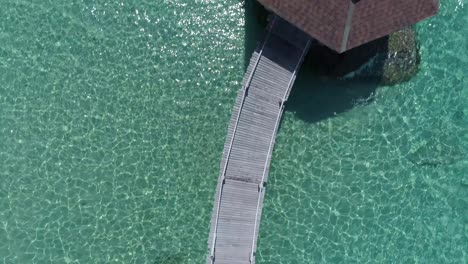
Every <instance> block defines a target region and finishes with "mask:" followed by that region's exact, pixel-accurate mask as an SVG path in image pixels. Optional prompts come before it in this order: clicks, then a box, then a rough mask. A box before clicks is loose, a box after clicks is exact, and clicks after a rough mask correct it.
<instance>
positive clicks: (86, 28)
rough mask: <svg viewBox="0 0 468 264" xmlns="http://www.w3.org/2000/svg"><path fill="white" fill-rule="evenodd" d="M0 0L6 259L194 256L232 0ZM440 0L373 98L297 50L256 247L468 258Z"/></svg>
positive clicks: (231, 40)
mask: <svg viewBox="0 0 468 264" xmlns="http://www.w3.org/2000/svg"><path fill="white" fill-rule="evenodd" d="M0 3H1V6H2V8H1V9H0V43H2V45H0V179H1V181H0V260H1V261H3V263H165V264H167V263H178V264H179V263H204V260H205V258H204V257H205V254H206V252H207V251H206V249H207V235H208V231H209V218H210V215H211V210H212V199H213V195H214V191H215V190H214V189H215V186H216V181H217V176H218V171H219V169H218V166H219V159H220V157H221V151H222V147H223V143H224V137H225V133H226V129H227V123H228V119H229V116H230V110H231V107H232V105H233V102H234V98H235V95H236V92H237V90H238V89H239V86H240V82H241V80H242V77H243V71H244V67H245V60H246V57H248V56H249V54H248V53H249V43H250V44H251V42H252V41H251V40H249V39H248V37H246V28H245V27H244V24H245V22H246V17H245V14H244V8H243V7H242V4H241V3H240V1H234V0H232V1H231V0H230V1H191V0H190V1H189V0H169V1H153V2H147V1H137V0H135V1H120V2H115V3H114V2H110V1H107V2H106V1H85V0H79V1H78V0H75V1H72V3H70V4H64V3H62V2H59V1H39V0H33V1H6V0H2V1H0ZM441 4H442V6H441V13H440V15H439V16H438V17H436V18H432V19H430V20H427V21H424V22H423V23H421V24H419V25H418V34H419V38H420V40H421V56H422V64H421V70H420V72H419V73H418V75H417V76H415V77H414V78H413V79H412V80H411V81H409V82H407V83H404V84H401V85H397V86H393V87H376V89H375V93H374V94H373V97H372V100H368V101H366V100H360V99H359V98H358V97H356V96H353V94H356V93H359V92H358V90H359V89H360V87H355V86H356V85H355V86H348V85H345V84H344V83H339V82H338V83H333V82H325V81H321V80H315V79H313V78H311V77H309V74H308V72H307V67H304V69H303V71H302V72H301V76H300V77H299V79H298V82H297V85H296V87H295V88H294V90H293V92H292V94H291V100H290V102H289V105H288V108H287V109H286V113H285V116H284V119H283V122H282V125H281V129H280V131H279V135H278V139H277V145H276V148H275V152H274V158H273V162H272V167H271V174H270V183H269V185H268V189H267V195H266V201H265V208H264V216H263V219H262V224H261V231H260V240H259V252H258V258H257V259H258V263H366V262H369V263H375V262H377V263H466V262H467V259H468V73H467V69H468V52H467V50H468V39H467V38H466V35H467V34H468V27H466V25H467V24H468V6H467V5H468V3H467V2H466V1H465V0H458V1H456V0H447V1H443V2H442V3H441ZM247 18H248V17H247ZM248 19H251V20H252V19H253V20H255V18H248ZM249 30H250V29H249ZM311 59H313V58H311ZM328 86H329V87H328ZM317 87H320V89H319V88H317ZM317 89H318V90H317ZM337 89H339V90H337ZM311 91H312V92H311ZM350 95H351V96H350ZM343 98H345V99H343ZM349 98H355V100H354V99H353V101H352V102H351V103H352V104H354V106H353V107H350V108H349V109H345V110H346V111H344V109H341V108H340V107H339V104H340V103H341V102H342V101H343V100H349ZM356 98H357V99H356ZM346 103H350V102H346ZM335 108H336V109H335ZM334 112H336V115H334V114H333V113H334Z"/></svg>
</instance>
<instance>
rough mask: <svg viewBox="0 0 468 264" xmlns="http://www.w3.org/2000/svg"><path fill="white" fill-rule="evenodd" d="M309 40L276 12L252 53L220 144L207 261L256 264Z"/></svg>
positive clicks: (229, 263)
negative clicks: (285, 118)
mask: <svg viewBox="0 0 468 264" xmlns="http://www.w3.org/2000/svg"><path fill="white" fill-rule="evenodd" d="M310 42H311V40H310V39H309V37H308V36H307V35H306V34H305V33H303V32H302V31H300V30H298V29H297V28H295V27H294V26H292V25H290V24H289V23H287V22H286V21H284V20H282V19H280V18H276V17H275V18H274V19H272V22H271V23H270V24H269V26H268V27H267V33H266V36H265V40H264V41H263V43H262V44H260V46H259V47H258V48H257V50H256V51H255V52H254V54H253V55H252V57H251V60H250V64H249V66H248V68H247V72H246V74H245V78H244V82H243V86H242V89H241V90H240V91H239V94H238V96H237V99H236V102H235V104H234V108H233V111H232V117H231V120H230V125H229V129H228V133H227V137H226V143H225V145H224V153H223V157H222V160H221V166H220V167H221V172H220V176H219V180H218V185H217V190H216V194H215V201H214V208H213V216H212V219H211V230H210V235H209V239H208V250H209V253H208V257H207V263H219V264H221V263H228V264H245V263H255V252H256V250H257V248H256V244H257V237H258V230H259V225H260V218H261V212H262V204H263V197H264V194H265V186H266V182H267V180H268V172H269V166H270V159H271V153H272V151H273V145H274V142H275V137H276V131H277V129H278V126H279V123H280V120H281V115H282V113H283V109H284V102H285V101H286V100H287V98H288V96H289V92H290V90H291V87H292V85H293V83H294V80H295V78H296V74H297V71H298V69H299V68H300V65H301V63H302V60H303V58H304V56H305V55H306V53H307V50H308V48H309V46H310Z"/></svg>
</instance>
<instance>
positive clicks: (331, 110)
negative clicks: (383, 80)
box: [244, 0, 388, 123]
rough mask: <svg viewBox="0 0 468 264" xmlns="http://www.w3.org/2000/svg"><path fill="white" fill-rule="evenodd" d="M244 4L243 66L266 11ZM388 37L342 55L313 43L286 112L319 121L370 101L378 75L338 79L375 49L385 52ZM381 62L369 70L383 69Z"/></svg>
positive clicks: (262, 32) (264, 22)
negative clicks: (365, 77) (366, 77)
mask: <svg viewBox="0 0 468 264" xmlns="http://www.w3.org/2000/svg"><path fill="white" fill-rule="evenodd" d="M244 7H245V52H246V53H245V56H244V57H245V60H244V68H245V69H246V68H247V66H248V64H249V60H250V57H251V56H252V53H253V52H254V50H255V48H256V47H257V46H258V44H259V43H260V41H262V39H263V37H264V35H265V27H266V25H267V18H268V11H266V10H265V9H264V8H263V7H262V6H261V5H260V4H259V3H258V2H257V1H251V0H246V1H245V2H244ZM387 43H388V38H387V37H384V38H381V39H378V40H375V41H372V42H370V43H368V44H365V45H363V46H361V47H358V48H355V49H352V50H350V51H348V52H346V53H344V54H337V53H335V52H333V51H332V50H330V49H329V48H327V47H325V46H320V45H315V46H313V47H312V48H311V50H310V51H309V54H308V55H307V57H306V59H305V61H304V63H303V65H302V68H301V70H300V72H299V74H298V77H297V79H296V82H295V84H294V87H293V89H292V91H291V94H290V97H289V100H288V102H287V103H286V109H285V110H286V111H291V112H293V113H295V114H296V115H297V117H299V118H301V119H303V120H305V121H307V122H311V123H313V122H318V121H321V120H324V119H327V118H330V117H334V116H336V115H339V114H340V113H343V112H346V111H348V110H350V109H352V108H353V106H355V105H356V104H359V105H362V104H366V103H369V102H371V101H372V100H373V95H374V93H375V90H376V88H377V87H378V84H379V82H380V78H379V77H378V76H376V77H374V78H368V79H363V78H360V79H359V80H358V79H352V78H351V79H346V80H343V79H339V78H338V76H344V75H346V74H348V73H350V72H352V71H354V70H356V69H358V68H359V67H360V66H362V65H363V64H364V63H365V62H367V61H369V60H370V59H371V58H372V57H374V56H375V55H376V54H377V52H380V53H382V52H385V50H382V47H383V48H384V49H385V47H386V46H387ZM382 68H383V63H382V64H381V65H379V63H377V64H374V65H373V66H372V69H373V70H375V71H376V72H382Z"/></svg>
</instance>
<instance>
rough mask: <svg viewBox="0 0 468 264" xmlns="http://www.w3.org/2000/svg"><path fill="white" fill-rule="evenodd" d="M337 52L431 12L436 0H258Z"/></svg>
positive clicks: (437, 5) (434, 9)
mask: <svg viewBox="0 0 468 264" xmlns="http://www.w3.org/2000/svg"><path fill="white" fill-rule="evenodd" d="M258 1H259V2H260V3H262V4H263V5H264V6H265V7H266V8H268V9H270V10H271V11H273V12H274V13H276V14H277V15H279V16H280V17H282V18H284V19H286V20H288V21H289V22H291V23H293V24H295V25H296V26H298V27H299V28H301V29H302V30H304V31H305V32H307V33H309V34H310V35H311V36H312V37H314V38H315V39H317V40H318V41H320V42H321V43H323V44H324V45H326V46H328V47H330V48H332V49H334V50H335V51H337V52H344V51H346V50H349V49H352V48H354V47H357V46H359V45H361V44H364V43H367V42H369V41H372V40H374V39H377V38H380V37H383V36H385V35H388V34H390V33H393V32H395V31H398V30H400V29H403V28H405V27H408V26H410V25H412V24H414V23H416V22H418V21H420V20H422V19H424V18H427V17H429V16H432V15H435V14H436V13H437V12H438V10H439V0H258Z"/></svg>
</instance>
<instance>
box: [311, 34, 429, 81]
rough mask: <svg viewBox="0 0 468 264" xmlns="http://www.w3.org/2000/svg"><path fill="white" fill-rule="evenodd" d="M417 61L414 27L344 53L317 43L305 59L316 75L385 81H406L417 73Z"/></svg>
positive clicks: (417, 48)
mask: <svg viewBox="0 0 468 264" xmlns="http://www.w3.org/2000/svg"><path fill="white" fill-rule="evenodd" d="M419 62H420V57H419V47H418V43H417V39H416V32H415V30H414V28H406V29H403V30H401V31H398V32H395V33H393V34H390V35H389V36H386V37H383V38H380V39H377V40H374V41H372V42H370V43H367V44H365V45H362V46H360V47H357V48H354V49H352V50H350V51H347V52H345V53H343V54H338V53H336V52H334V51H332V50H330V49H329V48H327V47H325V46H319V45H317V46H315V47H313V48H312V49H311V51H310V53H309V59H308V60H307V61H306V63H308V64H309V66H310V67H311V68H312V69H313V71H314V72H315V73H317V74H318V75H322V76H326V77H329V78H336V79H353V80H356V79H357V80H373V81H378V82H380V83H381V84H385V85H393V84H397V83H400V82H404V81H408V80H409V79H410V78H411V77H413V76H414V75H415V74H416V73H417V71H418V68H419Z"/></svg>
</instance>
